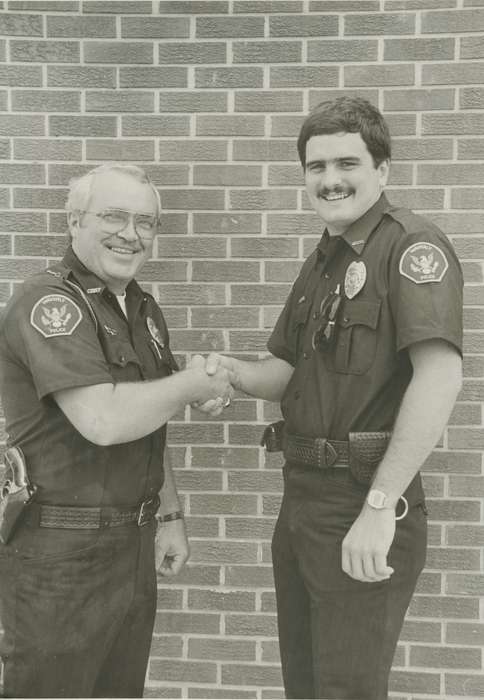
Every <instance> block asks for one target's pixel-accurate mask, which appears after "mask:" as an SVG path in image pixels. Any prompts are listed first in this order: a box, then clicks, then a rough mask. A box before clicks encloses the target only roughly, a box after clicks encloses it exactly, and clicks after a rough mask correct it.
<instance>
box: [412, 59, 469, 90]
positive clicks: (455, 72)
mask: <svg viewBox="0 0 484 700" xmlns="http://www.w3.org/2000/svg"><path fill="white" fill-rule="evenodd" d="M459 83H463V84H464V85H469V84H471V83H479V84H481V83H482V65H481V64H479V63H456V64H455V65H453V64H451V63H433V64H432V63H429V64H427V65H423V66H422V85H454V84H459Z"/></svg>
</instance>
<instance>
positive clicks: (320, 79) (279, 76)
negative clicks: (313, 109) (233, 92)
mask: <svg viewBox="0 0 484 700" xmlns="http://www.w3.org/2000/svg"><path fill="white" fill-rule="evenodd" d="M338 75H339V69H338V68H337V67H336V66H325V68H324V70H321V68H320V67H317V68H316V67H314V66H284V68H281V67H279V66H271V67H270V85H271V87H274V88H284V87H297V88H301V86H303V85H304V86H305V87H336V86H337V85H338ZM240 87H245V86H240Z"/></svg>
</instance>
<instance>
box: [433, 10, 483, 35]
mask: <svg viewBox="0 0 484 700" xmlns="http://www.w3.org/2000/svg"><path fill="white" fill-rule="evenodd" d="M483 29H484V10H476V9H474V10H461V11H455V10H452V11H450V12H441V11H439V12H423V13H422V32H423V33H425V34H431V33H434V32H435V33H444V34H448V33H454V34H455V33H462V32H478V31H480V30H481V31H482V30H483Z"/></svg>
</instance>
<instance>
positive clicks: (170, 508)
mask: <svg viewBox="0 0 484 700" xmlns="http://www.w3.org/2000/svg"><path fill="white" fill-rule="evenodd" d="M163 471H164V475H165V480H164V483H163V486H162V488H161V490H160V494H159V495H160V509H159V513H160V515H167V514H170V513H175V512H176V511H179V510H181V507H180V499H179V498H178V491H177V489H176V482H175V475H174V474H173V466H172V462H171V456H170V450H169V449H168V448H165V454H164V459H163Z"/></svg>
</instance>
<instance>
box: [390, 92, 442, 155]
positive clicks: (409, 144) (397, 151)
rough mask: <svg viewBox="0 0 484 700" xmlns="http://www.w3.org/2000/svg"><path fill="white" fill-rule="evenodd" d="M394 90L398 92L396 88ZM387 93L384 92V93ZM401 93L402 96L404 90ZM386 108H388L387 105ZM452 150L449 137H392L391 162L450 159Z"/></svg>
mask: <svg viewBox="0 0 484 700" xmlns="http://www.w3.org/2000/svg"><path fill="white" fill-rule="evenodd" d="M396 92H398V93H400V91H398V90H397V91H396ZM388 94H389V93H385V95H388ZM401 94H402V97H403V95H404V92H402V93H401ZM385 106H386V102H385ZM386 108H387V109H388V107H386ZM400 109H401V107H400ZM452 151H453V142H452V140H451V139H422V138H418V139H409V138H401V139H399V138H396V139H392V161H393V163H394V162H395V161H396V160H411V161H415V160H450V159H451V158H452Z"/></svg>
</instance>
